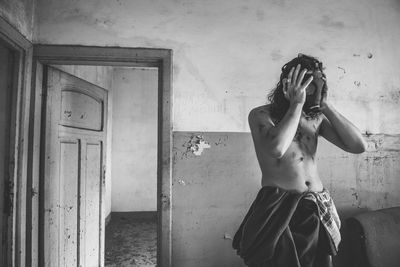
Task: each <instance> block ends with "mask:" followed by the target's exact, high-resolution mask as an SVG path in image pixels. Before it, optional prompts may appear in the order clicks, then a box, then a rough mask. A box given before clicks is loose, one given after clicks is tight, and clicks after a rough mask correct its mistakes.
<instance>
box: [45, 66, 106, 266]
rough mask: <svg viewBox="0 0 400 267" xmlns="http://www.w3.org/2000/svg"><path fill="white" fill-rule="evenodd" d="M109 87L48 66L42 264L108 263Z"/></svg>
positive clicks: (96, 264) (84, 264) (99, 264)
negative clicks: (105, 260)
mask: <svg viewBox="0 0 400 267" xmlns="http://www.w3.org/2000/svg"><path fill="white" fill-rule="evenodd" d="M106 118H107V91H106V90H105V89H102V88H100V87H98V86H95V85H93V84H90V83H89V82H86V81H84V80H81V79H79V78H77V77H74V76H72V75H69V74H67V73H65V72H62V71H60V70H57V69H55V68H52V67H48V68H47V101H46V120H45V123H46V126H45V128H46V136H45V158H44V215H43V221H44V229H43V234H44V236H43V244H44V248H43V249H44V255H43V256H44V259H43V261H44V264H45V266H48V267H55V266H68V267H72V266H82V267H92V266H103V265H104V204H103V199H104V184H105V183H104V182H105V181H104V172H105V167H104V164H105V162H106V161H105V140H106Z"/></svg>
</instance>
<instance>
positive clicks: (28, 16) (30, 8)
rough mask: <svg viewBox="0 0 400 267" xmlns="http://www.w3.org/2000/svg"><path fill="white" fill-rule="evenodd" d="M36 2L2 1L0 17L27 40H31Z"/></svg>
mask: <svg viewBox="0 0 400 267" xmlns="http://www.w3.org/2000/svg"><path fill="white" fill-rule="evenodd" d="M35 4H36V0H2V1H0V16H1V17H2V18H4V19H5V20H6V21H7V22H8V23H10V24H11V25H12V26H14V27H15V28H16V29H17V30H18V31H19V32H20V33H21V34H22V35H24V36H25V37H26V38H27V39H28V40H32V39H33V33H34V14H35V12H34V8H35Z"/></svg>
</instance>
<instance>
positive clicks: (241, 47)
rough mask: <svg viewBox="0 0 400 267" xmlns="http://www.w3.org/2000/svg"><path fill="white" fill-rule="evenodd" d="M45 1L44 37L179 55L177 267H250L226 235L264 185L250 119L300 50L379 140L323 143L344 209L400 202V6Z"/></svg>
mask: <svg viewBox="0 0 400 267" xmlns="http://www.w3.org/2000/svg"><path fill="white" fill-rule="evenodd" d="M37 3H38V8H37V9H36V10H37V12H36V17H37V24H38V28H37V34H36V38H35V40H36V41H37V42H40V43H47V44H77V45H99V46H127V47H156V48H170V49H173V52H174V58H173V62H174V65H173V90H174V95H173V102H174V108H173V129H174V131H175V132H174V139H173V142H174V143H173V145H174V158H173V170H172V171H173V187H172V188H173V189H172V190H173V203H172V207H173V213H172V216H173V218H172V221H173V232H172V238H173V250H172V251H173V263H174V266H213V265H214V266H242V265H241V261H240V260H238V258H237V257H236V255H234V253H233V251H232V250H231V248H230V240H229V239H228V238H226V237H227V236H228V237H229V236H232V234H233V229H235V228H236V227H237V226H238V225H237V224H238V223H239V222H240V220H241V218H242V216H243V215H244V213H245V212H246V211H247V208H248V204H249V203H250V202H251V201H252V199H253V198H254V196H255V194H256V192H257V190H258V188H259V186H260V172H259V167H258V163H257V162H256V158H255V152H254V149H253V147H252V146H253V144H252V142H251V136H250V134H249V128H248V124H247V115H248V112H249V110H250V109H251V108H253V107H254V106H257V105H261V104H263V103H264V102H265V100H266V95H267V93H268V92H269V91H270V89H271V88H273V87H274V85H275V84H276V82H277V78H278V76H279V72H280V67H281V66H282V65H283V64H284V63H285V62H287V61H288V60H289V59H291V58H292V57H294V56H295V55H297V53H298V52H303V53H305V54H310V55H315V56H317V57H319V58H320V59H321V60H322V61H323V62H324V65H325V66H326V74H327V77H328V84H329V89H330V95H329V97H330V99H331V100H332V102H333V104H334V105H335V107H336V108H337V109H338V110H339V111H341V112H342V113H343V114H344V115H345V116H346V117H348V118H349V119H350V120H351V121H352V122H354V123H355V124H356V126H358V127H359V128H360V129H361V131H362V132H363V133H365V136H366V138H368V142H369V149H368V152H367V153H365V154H363V155H350V154H347V153H344V152H341V151H340V150H338V149H336V148H334V147H333V146H331V145H330V144H328V143H326V142H324V141H322V139H321V142H320V147H319V149H318V157H319V170H320V174H321V177H322V179H323V181H324V184H325V185H326V187H328V189H329V190H330V191H331V192H332V194H333V196H334V198H335V199H336V201H337V205H338V208H339V210H340V213H341V214H342V215H343V216H348V215H351V214H355V213H357V212H360V211H363V210H366V209H378V208H382V207H390V206H395V205H400V199H399V195H400V192H399V188H400V185H399V179H398V177H399V176H400V170H399V167H398V166H400V164H399V163H400V158H399V147H398V144H399V143H400V120H399V115H398V114H400V105H399V100H400V76H399V75H398V69H400V61H399V60H398V59H399V58H400V50H399V49H397V44H398V43H400V27H398V25H400V16H399V14H400V4H399V2H398V1H396V0H383V1H379V2H377V1H373V0H367V1H363V0H356V1H345V0H338V1H322V2H321V1H318V0H311V1H307V2H299V1H294V0H286V1H276V0H269V1H261V0H249V1H246V2H243V1H239V0H235V1H206V2H204V1H194V0H175V1H172V0H170V1H161V0H153V1H139V0H137V1H126V0H117V1H106V0H88V1H61V0H37ZM299 40H301V42H299ZM197 135H199V136H202V138H204V145H205V142H207V143H208V145H209V146H210V147H209V148H205V149H203V150H202V151H201V154H200V152H199V150H197V148H196V142H197V141H195V142H194V144H193V143H192V141H193V136H194V137H196V136H197ZM187 142H189V144H188V143H187ZM199 142H200V141H199ZM185 143H186V145H184V144H185ZM217 144H218V145H217ZM197 145H198V144H197ZM188 148H189V150H188ZM194 152H196V153H198V154H199V155H195V154H194ZM185 153H186V154H185ZM343 262H344V260H342V262H341V261H340V260H339V261H338V263H337V266H344V263H343Z"/></svg>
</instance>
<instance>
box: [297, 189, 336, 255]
mask: <svg viewBox="0 0 400 267" xmlns="http://www.w3.org/2000/svg"><path fill="white" fill-rule="evenodd" d="M304 199H308V200H311V201H314V202H315V203H316V204H317V206H318V213H319V217H320V220H321V222H322V224H323V225H324V227H325V229H326V231H327V232H328V233H329V236H330V238H331V240H332V242H333V243H334V245H335V249H336V252H337V251H338V247H339V243H340V240H341V237H340V219H339V215H338V213H337V210H336V207H335V204H334V203H333V200H332V198H331V196H330V194H329V191H328V190H327V189H324V190H323V191H322V192H311V191H310V192H307V193H305V195H304Z"/></svg>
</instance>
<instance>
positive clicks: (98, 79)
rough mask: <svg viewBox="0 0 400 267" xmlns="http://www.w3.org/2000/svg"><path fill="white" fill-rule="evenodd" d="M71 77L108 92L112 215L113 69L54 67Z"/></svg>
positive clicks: (108, 182)
mask: <svg viewBox="0 0 400 267" xmlns="http://www.w3.org/2000/svg"><path fill="white" fill-rule="evenodd" d="M53 67H55V68H58V69H60V70H62V71H65V72H67V73H69V74H71V75H74V76H76V77H78V78H81V79H83V80H85V81H87V82H90V83H92V84H94V85H97V86H100V87H101V88H104V89H106V90H107V91H108V110H107V115H108V116H107V143H106V149H107V152H106V177H105V179H106V184H105V187H106V188H105V189H106V193H105V198H106V199H105V209H106V210H105V212H106V216H108V215H109V214H110V213H111V184H112V183H111V179H112V176H111V174H112V172H111V169H112V168H111V158H112V153H111V151H112V149H111V147H112V114H113V90H112V88H113V85H112V81H113V72H114V69H113V67H110V66H82V65H56V66H53Z"/></svg>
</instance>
